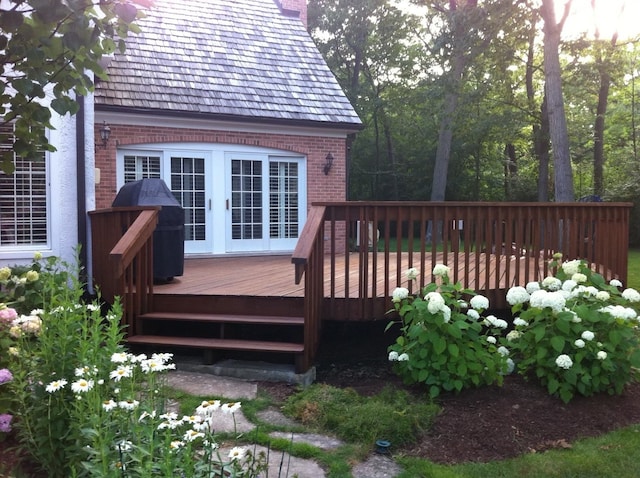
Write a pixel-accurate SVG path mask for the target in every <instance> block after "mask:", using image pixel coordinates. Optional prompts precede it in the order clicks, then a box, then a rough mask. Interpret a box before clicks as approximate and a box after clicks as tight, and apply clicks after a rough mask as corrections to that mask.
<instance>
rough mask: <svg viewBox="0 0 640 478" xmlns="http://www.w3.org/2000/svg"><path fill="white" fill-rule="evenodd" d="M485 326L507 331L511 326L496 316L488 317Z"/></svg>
mask: <svg viewBox="0 0 640 478" xmlns="http://www.w3.org/2000/svg"><path fill="white" fill-rule="evenodd" d="M484 325H486V326H488V327H496V328H498V329H506V328H507V327H508V326H509V324H507V321H506V320H502V319H498V318H497V317H496V316H495V315H489V316H487V318H486V319H484Z"/></svg>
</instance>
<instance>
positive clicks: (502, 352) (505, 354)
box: [498, 345, 509, 357]
mask: <svg viewBox="0 0 640 478" xmlns="http://www.w3.org/2000/svg"><path fill="white" fill-rule="evenodd" d="M498 353H499V354H500V355H502V356H503V357H508V356H509V349H508V348H507V347H505V346H504V345H501V346H500V347H498Z"/></svg>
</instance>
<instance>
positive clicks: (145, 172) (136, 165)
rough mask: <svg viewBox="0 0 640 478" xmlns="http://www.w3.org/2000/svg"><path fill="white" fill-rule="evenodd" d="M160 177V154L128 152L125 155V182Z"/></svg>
mask: <svg viewBox="0 0 640 478" xmlns="http://www.w3.org/2000/svg"><path fill="white" fill-rule="evenodd" d="M146 178H160V156H150V155H144V154H126V155H125V156H124V182H125V183H130V182H132V181H137V180H139V179H146Z"/></svg>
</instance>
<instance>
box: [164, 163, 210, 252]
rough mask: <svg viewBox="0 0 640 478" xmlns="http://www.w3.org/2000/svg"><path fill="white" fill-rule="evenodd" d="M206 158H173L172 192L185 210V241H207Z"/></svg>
mask: <svg viewBox="0 0 640 478" xmlns="http://www.w3.org/2000/svg"><path fill="white" fill-rule="evenodd" d="M204 184H205V177H204V158H187V157H172V158H171V191H172V192H173V194H174V196H175V197H176V199H177V200H178V202H179V203H180V205H181V206H182V207H183V208H184V239H185V241H204V240H205V239H206V227H205V226H206V224H205V213H206V199H205V194H204Z"/></svg>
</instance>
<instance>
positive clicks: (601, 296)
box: [596, 290, 611, 302]
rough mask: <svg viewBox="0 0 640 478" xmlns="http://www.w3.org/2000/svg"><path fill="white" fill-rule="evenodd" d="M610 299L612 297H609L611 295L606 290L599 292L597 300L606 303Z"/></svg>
mask: <svg viewBox="0 0 640 478" xmlns="http://www.w3.org/2000/svg"><path fill="white" fill-rule="evenodd" d="M610 298H611V296H610V295H609V293H608V292H607V291H606V290H601V291H598V293H597V294H596V299H597V300H600V301H602V302H606V301H607V300H609V299H610Z"/></svg>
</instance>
